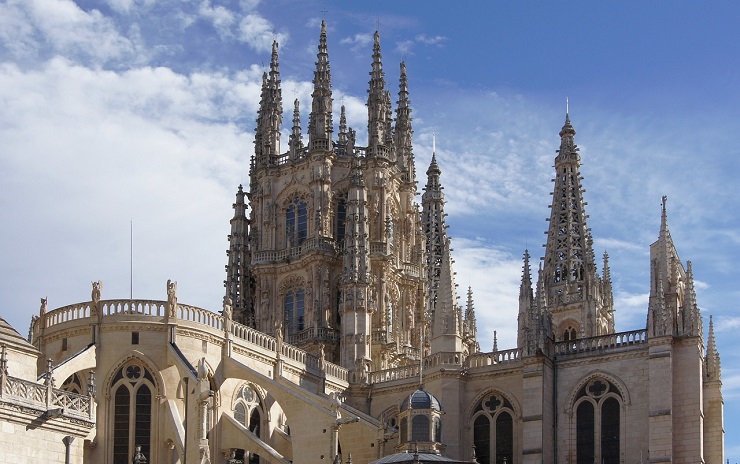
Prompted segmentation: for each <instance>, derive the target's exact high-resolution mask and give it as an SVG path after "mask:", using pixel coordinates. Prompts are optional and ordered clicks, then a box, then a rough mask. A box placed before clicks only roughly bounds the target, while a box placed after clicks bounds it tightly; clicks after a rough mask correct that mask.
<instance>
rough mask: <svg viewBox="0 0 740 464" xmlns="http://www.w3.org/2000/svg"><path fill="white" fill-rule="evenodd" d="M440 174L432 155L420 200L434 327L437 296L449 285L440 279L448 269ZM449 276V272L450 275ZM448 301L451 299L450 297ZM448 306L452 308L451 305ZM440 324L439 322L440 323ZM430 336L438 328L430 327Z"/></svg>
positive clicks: (439, 303) (429, 301)
mask: <svg viewBox="0 0 740 464" xmlns="http://www.w3.org/2000/svg"><path fill="white" fill-rule="evenodd" d="M440 175H441V171H440V169H439V166H437V161H436V157H435V155H434V154H432V162H431V164H430V165H429V169H427V184H426V187H424V194H423V195H422V196H421V205H422V223H423V226H424V233H425V235H426V258H427V282H428V287H427V292H428V294H429V299H428V304H429V314H430V316H431V318H432V321H434V323H435V324H436V323H437V320H436V318H437V316H436V311H437V308H438V307H439V306H441V305H442V304H443V301H442V299H441V295H440V294H439V293H440V292H442V291H444V289H443V287H446V286H447V285H448V284H447V283H445V282H444V281H443V279H442V274H443V272H444V271H443V267H444V266H447V265H448V262H447V261H448V256H449V250H448V237H447V224H446V223H445V212H444V203H445V200H444V193H443V192H442V186H441V183H440ZM450 272H451V271H450ZM450 297H451V295H450ZM451 304H454V302H453V303H451ZM440 323H441V321H440ZM432 328H433V330H432V333H433V334H434V335H437V332H435V330H442V329H441V327H440V328H436V327H434V326H433V327H432Z"/></svg>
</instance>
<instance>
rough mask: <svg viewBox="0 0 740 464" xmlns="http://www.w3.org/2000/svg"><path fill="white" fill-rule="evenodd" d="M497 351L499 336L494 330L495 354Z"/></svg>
mask: <svg viewBox="0 0 740 464" xmlns="http://www.w3.org/2000/svg"><path fill="white" fill-rule="evenodd" d="M497 351H498V336H497V334H496V331H495V330H494V331H493V352H494V353H495V352H497Z"/></svg>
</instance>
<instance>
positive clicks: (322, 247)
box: [252, 237, 337, 264]
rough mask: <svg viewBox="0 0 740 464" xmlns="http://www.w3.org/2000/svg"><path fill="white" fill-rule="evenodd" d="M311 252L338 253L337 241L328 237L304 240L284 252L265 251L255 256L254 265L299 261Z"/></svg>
mask: <svg viewBox="0 0 740 464" xmlns="http://www.w3.org/2000/svg"><path fill="white" fill-rule="evenodd" d="M311 251H324V252H328V253H337V245H336V241H335V240H333V239H330V238H326V237H313V238H309V239H306V240H304V241H303V242H302V243H301V244H300V245H298V246H294V247H290V248H286V249H284V250H265V251H258V252H256V253H255V254H254V259H253V260H252V262H253V263H255V264H257V263H271V262H278V261H284V260H287V259H297V258H299V257H300V256H301V255H303V254H305V253H309V252H311Z"/></svg>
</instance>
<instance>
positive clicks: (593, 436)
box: [574, 377, 623, 464]
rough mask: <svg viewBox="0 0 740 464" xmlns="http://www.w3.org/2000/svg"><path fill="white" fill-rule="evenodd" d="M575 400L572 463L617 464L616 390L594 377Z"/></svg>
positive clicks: (619, 439)
mask: <svg viewBox="0 0 740 464" xmlns="http://www.w3.org/2000/svg"><path fill="white" fill-rule="evenodd" d="M576 398H577V399H576V402H575V408H574V409H575V412H576V418H575V436H576V450H575V451H576V453H575V454H576V463H577V464H586V463H588V464H591V463H593V462H600V463H603V464H618V463H619V462H620V455H621V443H622V437H621V435H622V433H621V430H622V426H621V424H622V413H621V411H622V403H623V398H622V395H621V393H620V391H619V389H618V388H617V387H616V386H615V385H614V384H613V383H611V382H610V381H608V380H606V379H603V378H600V377H596V378H593V379H591V380H590V381H588V382H587V383H586V384H585V385H584V386H583V387H581V389H580V390H579V392H578V394H577V396H576Z"/></svg>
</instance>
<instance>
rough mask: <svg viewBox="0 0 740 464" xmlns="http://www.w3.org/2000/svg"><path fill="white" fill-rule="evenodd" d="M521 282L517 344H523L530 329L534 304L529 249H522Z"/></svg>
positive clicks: (520, 345) (521, 345)
mask: <svg viewBox="0 0 740 464" xmlns="http://www.w3.org/2000/svg"><path fill="white" fill-rule="evenodd" d="M523 259H524V265H523V266H522V282H521V284H520V285H519V314H518V316H517V325H518V327H517V346H519V347H520V348H521V347H523V346H524V344H525V341H526V339H527V334H528V333H529V331H530V329H531V324H532V321H531V314H532V309H533V306H534V297H533V294H532V275H531V274H532V270H531V268H530V265H529V250H524V258H523Z"/></svg>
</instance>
